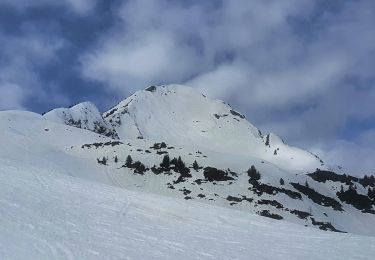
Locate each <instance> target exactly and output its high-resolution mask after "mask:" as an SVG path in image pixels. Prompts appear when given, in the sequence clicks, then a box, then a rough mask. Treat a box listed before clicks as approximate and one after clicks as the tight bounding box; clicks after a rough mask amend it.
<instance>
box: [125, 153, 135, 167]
mask: <svg viewBox="0 0 375 260" xmlns="http://www.w3.org/2000/svg"><path fill="white" fill-rule="evenodd" d="M132 164H133V159H132V157H131V156H130V154H129V155H128V157H126V163H125V166H126V167H131V166H132Z"/></svg>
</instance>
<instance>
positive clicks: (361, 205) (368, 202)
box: [336, 186, 375, 214]
mask: <svg viewBox="0 0 375 260" xmlns="http://www.w3.org/2000/svg"><path fill="white" fill-rule="evenodd" d="M336 194H337V197H339V199H340V200H341V201H343V202H345V203H347V204H350V205H352V206H353V207H355V208H356V209H359V210H362V212H364V213H371V214H375V212H374V210H373V209H372V205H373V204H374V201H373V200H372V199H370V198H369V197H368V196H365V195H362V194H359V193H357V190H356V189H355V188H354V187H353V186H349V189H348V190H346V191H344V189H343V187H342V186H341V190H340V191H338V192H337V193H336Z"/></svg>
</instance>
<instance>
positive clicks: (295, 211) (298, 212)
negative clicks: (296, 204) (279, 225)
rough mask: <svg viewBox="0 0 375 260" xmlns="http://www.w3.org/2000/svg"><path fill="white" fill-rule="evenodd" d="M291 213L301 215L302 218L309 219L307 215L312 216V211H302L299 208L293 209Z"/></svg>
mask: <svg viewBox="0 0 375 260" xmlns="http://www.w3.org/2000/svg"><path fill="white" fill-rule="evenodd" d="M290 213H292V214H294V215H296V216H297V217H299V218H300V219H307V217H310V216H311V214H310V213H308V212H305V211H300V210H297V209H293V210H291V211H290Z"/></svg>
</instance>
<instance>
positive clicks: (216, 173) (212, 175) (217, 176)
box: [203, 167, 234, 182]
mask: <svg viewBox="0 0 375 260" xmlns="http://www.w3.org/2000/svg"><path fill="white" fill-rule="evenodd" d="M203 175H204V178H205V179H206V180H207V181H210V182H213V181H230V180H234V178H233V177H231V176H229V174H228V172H226V171H223V170H219V169H216V168H214V167H206V168H204V171H203Z"/></svg>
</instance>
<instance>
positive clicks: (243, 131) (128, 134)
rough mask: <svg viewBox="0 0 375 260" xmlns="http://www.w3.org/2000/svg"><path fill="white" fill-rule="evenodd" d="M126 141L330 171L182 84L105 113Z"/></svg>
mask: <svg viewBox="0 0 375 260" xmlns="http://www.w3.org/2000/svg"><path fill="white" fill-rule="evenodd" d="M103 117H104V118H105V120H106V121H107V122H108V123H109V124H111V125H112V126H113V127H114V128H115V130H116V131H117V133H118V135H119V137H120V138H121V139H136V138H138V139H143V138H144V139H150V140H156V141H165V142H167V143H170V144H174V145H183V146H191V147H196V148H205V149H210V150H214V151H222V152H225V153H231V154H237V155H240V154H242V155H243V154H248V155H251V156H255V157H258V158H261V159H263V160H266V161H269V162H271V163H274V164H276V165H278V166H279V167H281V168H283V169H287V170H297V171H311V170H315V169H316V168H318V167H319V168H325V166H324V164H323V162H322V161H320V159H319V158H317V157H316V156H314V155H313V154H311V153H309V152H306V151H303V150H301V149H298V148H295V147H291V146H288V145H286V144H284V143H283V141H282V140H281V139H280V138H279V137H277V136H276V135H274V134H269V135H266V136H263V135H262V133H261V132H260V131H259V130H258V129H257V128H256V127H255V126H253V125H252V124H251V123H250V122H248V121H247V120H246V119H245V116H243V115H242V114H240V113H239V112H237V111H235V110H234V109H233V108H231V107H230V106H229V105H228V104H226V103H225V102H223V101H220V100H212V99H209V98H207V97H206V96H204V95H203V94H201V93H198V92H196V91H195V90H193V89H192V88H189V87H185V86H181V85H169V86H158V87H156V86H152V87H149V88H148V89H146V90H142V91H138V92H136V93H135V94H133V95H132V96H130V97H129V98H127V99H125V100H124V101H122V102H121V103H119V104H118V105H117V106H115V107H114V108H112V109H111V110H109V111H107V112H106V113H104V114H103Z"/></svg>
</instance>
